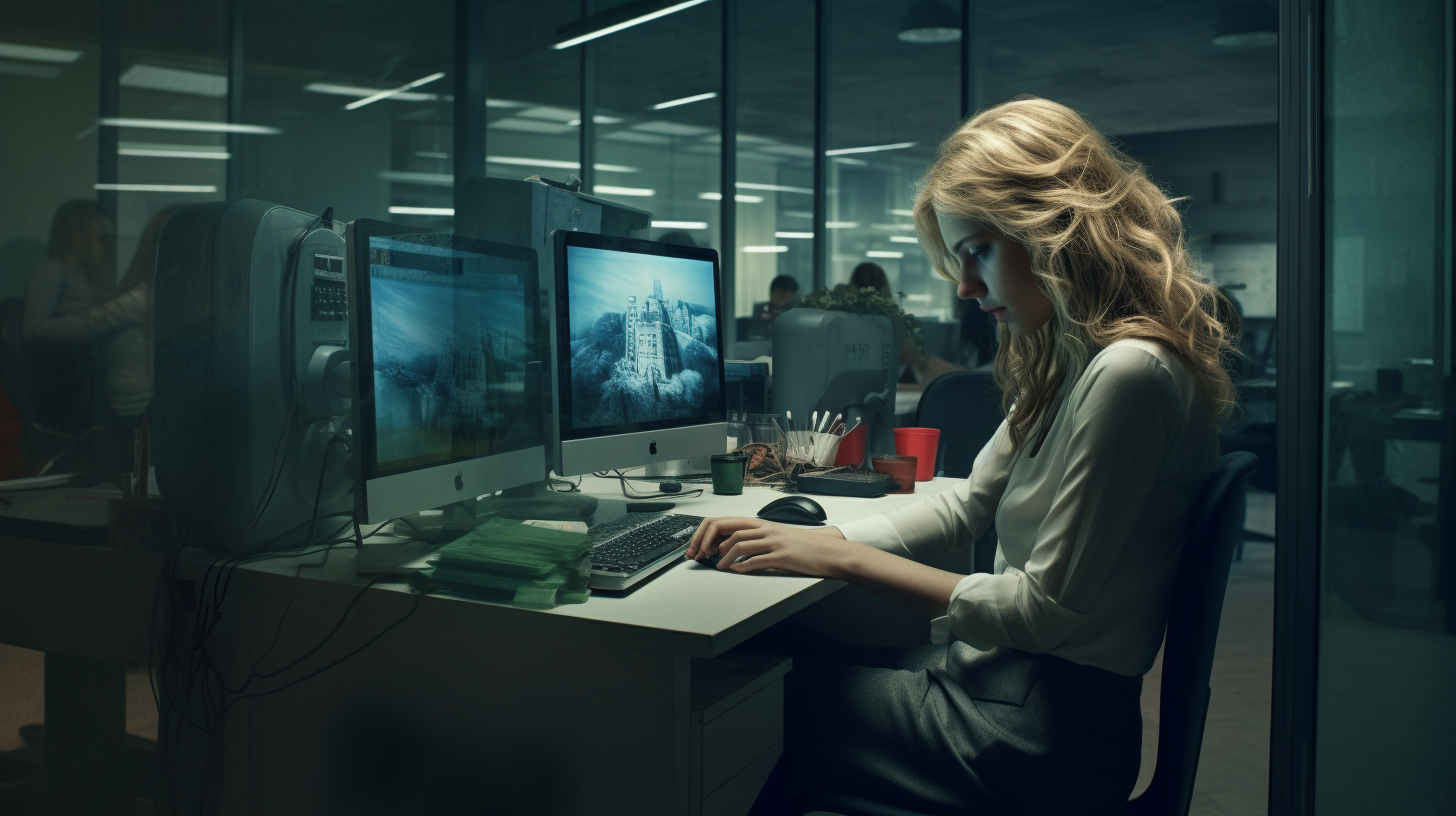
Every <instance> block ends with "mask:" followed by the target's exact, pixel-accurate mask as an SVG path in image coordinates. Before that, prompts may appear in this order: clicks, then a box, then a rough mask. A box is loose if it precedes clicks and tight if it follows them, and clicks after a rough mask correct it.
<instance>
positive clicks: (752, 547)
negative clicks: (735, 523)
mask: <svg viewBox="0 0 1456 816" xmlns="http://www.w3.org/2000/svg"><path fill="white" fill-rule="evenodd" d="M831 531H832V532H831ZM826 532H830V533H831V534H830V535H825V533H826ZM838 532H839V531H838V530H837V529H835V528H829V529H828V530H805V529H803V528H801V527H791V526H788V525H783V524H769V525H767V526H764V527H752V528H747V529H741V530H738V531H736V532H734V533H733V534H732V535H730V536H728V537H727V538H725V539H723V540H722V541H721V542H719V543H718V551H719V552H720V553H722V554H723V557H722V559H721V560H719V562H718V569H720V570H729V571H732V572H757V571H759V570H768V569H776V570H785V571H787V572H797V573H799V574H800V575H815V576H820V577H824V578H838V577H841V576H842V575H843V574H844V573H845V570H844V568H843V567H844V565H845V559H846V557H848V556H849V555H851V553H852V551H853V550H854V549H856V548H858V547H863V546H864V545H863V544H855V543H853V542H849V541H845V540H844V537H843V536H842V535H834V533H838Z"/></svg>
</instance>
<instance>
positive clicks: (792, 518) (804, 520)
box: [758, 496, 827, 527]
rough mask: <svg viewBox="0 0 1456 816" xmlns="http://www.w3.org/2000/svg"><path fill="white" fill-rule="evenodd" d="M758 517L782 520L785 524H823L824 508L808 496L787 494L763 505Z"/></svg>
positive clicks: (815, 525) (816, 525)
mask: <svg viewBox="0 0 1456 816" xmlns="http://www.w3.org/2000/svg"><path fill="white" fill-rule="evenodd" d="M758 517H759V518H761V519H768V520H769V521H781V522H783V523H784V524H803V525H808V526H813V527H819V526H823V524H824V519H825V518H827V516H825V515H824V508H822V507H820V506H819V502H816V501H814V500H813V499H811V498H809V497H808V496H785V497H783V498H782V499H776V500H774V501H771V502H769V503H768V504H766V505H764V506H763V509H762V510H760V511H758Z"/></svg>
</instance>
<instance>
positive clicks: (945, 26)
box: [895, 0, 961, 44]
mask: <svg viewBox="0 0 1456 816" xmlns="http://www.w3.org/2000/svg"><path fill="white" fill-rule="evenodd" d="M895 36H896V37H898V38H899V39H900V41H901V42H907V43H919V44H933V43H948V42H956V41H957V40H959V39H960V38H961V16H960V15H959V14H957V13H956V10H955V9H953V8H951V7H950V6H947V5H946V4H944V3H941V2H938V0H924V2H920V3H916V4H915V5H913V6H911V7H910V10H909V11H907V12H905V19H904V20H903V21H901V23H900V33H898V34H896V35H895Z"/></svg>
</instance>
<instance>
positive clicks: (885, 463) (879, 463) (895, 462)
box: [870, 456, 917, 493]
mask: <svg viewBox="0 0 1456 816" xmlns="http://www.w3.org/2000/svg"><path fill="white" fill-rule="evenodd" d="M870 467H872V468H874V471H875V472H876V473H883V474H885V475H886V476H889V477H890V479H891V480H892V481H894V482H895V484H897V485H899V486H900V487H899V488H898V489H896V490H886V491H885V492H886V493H914V492H915V468H916V467H917V465H916V460H915V457H913V456H871V457H870Z"/></svg>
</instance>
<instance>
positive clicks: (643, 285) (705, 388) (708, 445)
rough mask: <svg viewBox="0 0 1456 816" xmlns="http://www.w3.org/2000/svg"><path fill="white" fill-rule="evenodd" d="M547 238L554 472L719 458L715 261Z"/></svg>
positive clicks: (684, 252)
mask: <svg viewBox="0 0 1456 816" xmlns="http://www.w3.org/2000/svg"><path fill="white" fill-rule="evenodd" d="M555 241H556V298H555V304H556V349H555V352H556V388H555V393H556V411H555V417H554V421H555V423H556V434H555V438H556V439H557V440H558V441H557V442H556V444H555V445H554V446H553V447H554V450H553V456H552V459H553V465H554V468H555V470H556V472H557V474H559V475H562V476H575V475H579V474H583V473H592V472H595V471H600V470H608V469H612V468H624V467H634V466H637V465H649V464H653V463H657V462H666V461H671V460H675V459H686V458H690V457H695V456H704V455H707V454H710V453H722V452H723V450H724V443H725V439H726V434H727V426H726V424H725V423H724V420H725V411H724V404H723V399H724V397H723V395H724V383H723V309H722V301H721V297H720V295H719V292H720V286H719V273H718V253H717V252H716V251H715V250H712V249H699V248H696V247H683V246H675V245H670V244H660V243H656V242H654V241H641V240H636V239H631V238H617V237H611V236H604V235H595V234H590V233H582V232H567V231H558V232H557V233H556V235H555Z"/></svg>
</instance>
